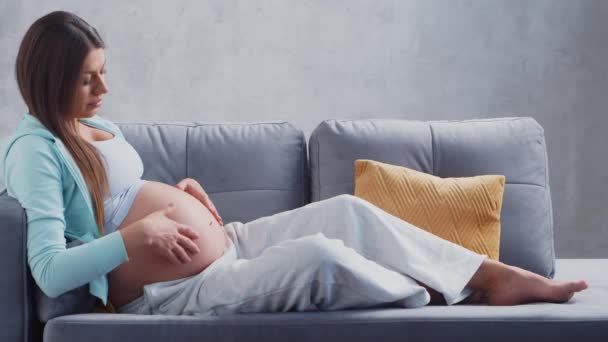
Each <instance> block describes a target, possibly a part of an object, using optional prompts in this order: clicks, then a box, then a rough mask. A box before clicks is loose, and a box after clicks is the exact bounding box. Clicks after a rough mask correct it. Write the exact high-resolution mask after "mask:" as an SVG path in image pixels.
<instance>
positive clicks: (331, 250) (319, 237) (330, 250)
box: [301, 233, 344, 268]
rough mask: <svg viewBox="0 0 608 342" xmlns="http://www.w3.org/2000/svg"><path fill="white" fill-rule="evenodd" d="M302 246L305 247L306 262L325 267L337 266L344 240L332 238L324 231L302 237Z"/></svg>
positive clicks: (313, 265) (312, 265)
mask: <svg viewBox="0 0 608 342" xmlns="http://www.w3.org/2000/svg"><path fill="white" fill-rule="evenodd" d="M301 244H302V248H303V249H305V253H302V254H303V255H306V261H305V263H306V264H308V265H310V266H311V267H319V268H324V267H327V266H335V265H336V264H337V263H338V262H339V260H341V249H342V248H343V247H344V242H343V241H342V240H339V239H330V238H328V237H327V236H325V235H324V234H323V233H316V234H314V235H309V236H306V237H304V238H302V239H301Z"/></svg>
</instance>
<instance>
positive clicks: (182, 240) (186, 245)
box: [177, 235, 200, 254]
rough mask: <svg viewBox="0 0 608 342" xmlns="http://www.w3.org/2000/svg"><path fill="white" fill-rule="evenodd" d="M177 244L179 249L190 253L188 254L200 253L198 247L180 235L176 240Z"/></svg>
mask: <svg viewBox="0 0 608 342" xmlns="http://www.w3.org/2000/svg"><path fill="white" fill-rule="evenodd" d="M177 240H178V242H179V244H180V246H181V247H183V248H185V249H186V250H187V251H189V252H190V254H197V253H198V252H200V249H199V248H198V246H197V245H196V244H195V243H194V242H192V240H190V239H189V238H187V237H185V236H183V235H180V236H179V237H178V238H177Z"/></svg>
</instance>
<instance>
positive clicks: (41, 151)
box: [2, 134, 59, 164]
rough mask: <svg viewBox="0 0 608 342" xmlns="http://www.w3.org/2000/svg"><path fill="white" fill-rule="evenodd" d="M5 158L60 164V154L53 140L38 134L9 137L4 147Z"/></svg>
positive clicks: (7, 159) (7, 161) (9, 160)
mask: <svg viewBox="0 0 608 342" xmlns="http://www.w3.org/2000/svg"><path fill="white" fill-rule="evenodd" d="M2 156H3V158H2V159H3V160H4V161H5V162H6V163H7V164H8V163H10V162H11V161H28V162H35V163H37V164H42V163H47V164H49V163H52V164H58V159H59V158H58V155H57V151H56V149H55V147H54V144H53V141H52V140H49V139H47V138H45V137H41V136H39V135H36V134H26V135H21V136H18V137H14V138H12V139H9V141H7V143H6V144H5V146H3V149H2Z"/></svg>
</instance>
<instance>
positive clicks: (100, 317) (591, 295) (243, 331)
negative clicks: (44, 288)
mask: <svg viewBox="0 0 608 342" xmlns="http://www.w3.org/2000/svg"><path fill="white" fill-rule="evenodd" d="M556 266H557V271H556V276H555V278H556V279H559V280H572V279H585V280H587V281H588V283H589V288H588V289H587V290H586V291H584V292H582V293H579V294H577V295H576V296H575V297H574V298H573V299H572V300H571V301H570V302H569V303H566V304H554V303H532V304H525V305H516V306H487V305H453V306H449V307H446V306H425V307H422V308H417V309H400V308H383V309H369V310H344V311H334V312H304V313H298V312H287V313H271V314H247V315H233V316H227V317H225V318H222V319H215V318H201V317H192V316H141V315H127V314H124V315H108V314H87V315H71V316H64V317H59V318H56V319H53V320H51V321H50V322H49V323H48V325H47V327H46V329H45V332H44V337H45V341H73V340H86V341H87V342H97V341H99V342H107V341H108V340H110V339H111V337H112V336H120V337H121V338H124V339H126V340H131V341H146V342H154V341H175V342H181V341H183V342H186V341H188V342H190V341H293V342H295V341H349V342H356V341H450V342H452V341H454V342H458V341H463V342H470V341H492V342H502V341H505V342H512V341H531V342H539V341H585V342H587V341H606V336H608V310H606V308H607V307H608V275H607V274H606V273H605V272H597V270H605V269H608V259H589V260H583V259H575V260H568V259H562V260H560V259H558V261H557V264H556Z"/></svg>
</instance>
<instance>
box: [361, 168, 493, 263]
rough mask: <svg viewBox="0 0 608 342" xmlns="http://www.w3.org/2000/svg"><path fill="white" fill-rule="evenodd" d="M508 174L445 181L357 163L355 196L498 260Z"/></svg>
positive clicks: (408, 170)
mask: <svg viewBox="0 0 608 342" xmlns="http://www.w3.org/2000/svg"><path fill="white" fill-rule="evenodd" d="M504 186H505V176H502V175H483V176H475V177H457V178H440V177H437V176H434V175H430V174H426V173H424V172H419V171H416V170H412V169H409V168H406V167H403V166H396V165H391V164H385V163H381V162H377V161H373V160H367V159H358V160H356V161H355V196H357V197H360V198H362V199H365V200H367V201H368V202H370V203H372V204H374V205H376V206H377V207H379V208H381V209H383V210H385V211H386V212H388V213H390V214H392V215H394V216H397V217H399V218H401V219H402V220H404V221H407V222H409V223H411V224H413V225H415V226H417V227H419V228H422V229H424V230H426V231H428V232H430V233H432V234H435V235H437V236H439V237H441V238H443V239H445V240H448V241H451V242H453V243H456V244H458V245H460V246H463V247H465V248H467V249H469V250H472V251H474V252H476V253H478V254H483V255H486V256H488V257H489V258H491V259H494V260H498V256H499V246H500V210H501V207H502V197H503V192H504Z"/></svg>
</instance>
